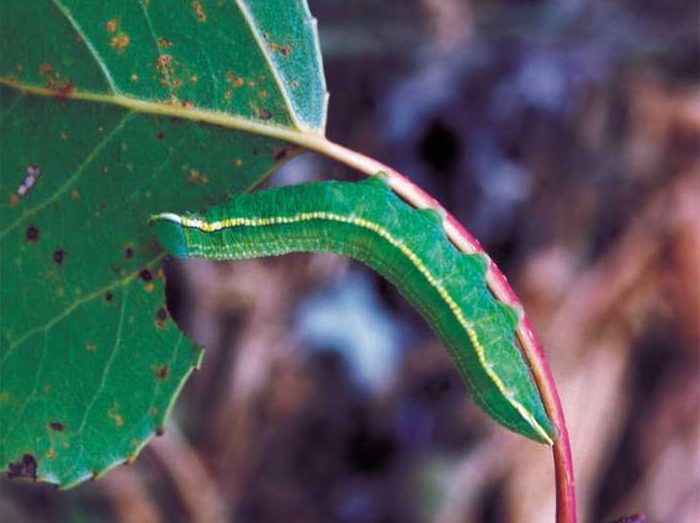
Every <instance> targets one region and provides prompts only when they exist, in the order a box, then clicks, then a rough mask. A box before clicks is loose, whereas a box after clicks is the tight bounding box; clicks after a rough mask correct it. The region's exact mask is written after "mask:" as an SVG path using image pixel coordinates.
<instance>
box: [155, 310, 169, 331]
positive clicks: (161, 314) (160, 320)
mask: <svg viewBox="0 0 700 523" xmlns="http://www.w3.org/2000/svg"><path fill="white" fill-rule="evenodd" d="M167 319H168V311H167V310H165V307H161V308H159V309H158V311H157V312H156V325H158V327H159V328H161V329H162V328H164V327H165V320H167Z"/></svg>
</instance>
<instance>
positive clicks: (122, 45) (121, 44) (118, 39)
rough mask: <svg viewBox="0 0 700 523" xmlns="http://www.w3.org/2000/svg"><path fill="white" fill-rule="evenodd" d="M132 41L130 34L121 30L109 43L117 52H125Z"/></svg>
mask: <svg viewBox="0 0 700 523" xmlns="http://www.w3.org/2000/svg"><path fill="white" fill-rule="evenodd" d="M130 43H131V38H130V37H129V35H128V34H126V33H124V32H122V31H120V32H119V33H117V34H116V35H114V36H113V37H112V39H111V40H110V42H109V45H111V46H112V47H114V48H115V49H116V50H117V52H119V53H123V52H124V50H125V49H126V48H127V47H129V44H130Z"/></svg>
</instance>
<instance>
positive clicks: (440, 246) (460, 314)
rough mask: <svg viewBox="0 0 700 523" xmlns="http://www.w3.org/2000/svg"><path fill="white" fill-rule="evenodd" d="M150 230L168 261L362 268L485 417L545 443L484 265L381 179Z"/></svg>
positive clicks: (509, 317) (264, 197)
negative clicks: (390, 289) (399, 304)
mask: <svg viewBox="0 0 700 523" xmlns="http://www.w3.org/2000/svg"><path fill="white" fill-rule="evenodd" d="M151 226H152V228H153V231H154V233H155V235H156V237H157V239H158V241H159V242H160V244H161V245H162V246H163V248H164V249H165V250H166V251H167V252H168V253H169V254H171V255H174V256H176V257H182V258H189V257H202V258H207V259H213V260H223V259H226V260H230V259H241V258H256V257H260V256H273V255H280V254H286V253H290V252H300V251H304V252H318V251H327V252H334V253H337V254H342V255H345V256H349V257H351V258H354V259H356V260H359V261H361V262H363V263H365V264H367V265H369V266H370V267H372V268H373V269H374V270H376V271H377V272H378V273H380V274H381V275H383V276H384V277H385V278H387V279H388V280H389V281H391V282H392V283H393V284H394V285H396V287H397V288H398V289H399V291H400V292H401V294H403V295H404V296H405V297H406V299H407V300H408V301H409V302H410V303H411V304H412V305H413V306H414V307H415V308H416V309H417V310H418V311H419V312H420V313H421V315H422V316H423V317H424V318H425V319H426V321H427V322H428V324H429V325H430V326H431V327H432V328H433V330H434V331H435V332H436V333H437V335H438V336H439V337H440V339H441V341H442V342H443V344H444V345H445V346H446V347H447V348H448V350H449V351H450V353H451V354H452V356H453V358H454V359H455V362H456V363H457V366H458V368H459V370H460V372H461V375H462V376H463V378H464V380H465V381H466V383H467V387H468V388H469V391H470V393H471V395H472V396H473V398H474V399H475V401H476V402H477V403H478V404H479V405H480V406H481V407H482V408H483V409H484V410H485V411H486V412H487V413H488V414H490V415H491V416H492V417H493V418H494V419H495V420H496V421H498V422H500V423H501V424H503V425H504V426H506V427H508V428H510V429H511V430H514V431H515V432H518V433H520V434H523V435H525V436H527V437H528V438H531V439H533V440H535V441H538V442H541V443H547V444H550V445H551V444H552V441H553V438H554V437H555V429H554V427H553V424H552V422H551V421H550V419H549V418H548V417H547V414H546V413H545V410H544V407H543V405H542V401H541V399H540V396H539V393H538V390H537V387H536V386H535V384H534V381H533V379H532V376H531V374H530V371H529V368H528V366H527V364H526V363H525V361H524V360H523V357H522V355H521V354H520V351H519V350H518V348H517V347H516V346H515V343H514V333H515V329H516V325H517V323H518V320H519V318H518V314H517V312H516V311H515V310H514V309H513V308H511V307H509V306H507V305H505V304H503V303H500V302H498V301H497V300H496V299H495V298H494V297H493V296H492V294H491V293H490V291H489V290H488V289H487V287H486V280H485V274H486V267H487V260H486V257H485V256H484V255H480V254H464V253H461V252H459V251H458V250H457V249H456V248H455V247H454V246H453V245H452V244H451V243H450V242H449V240H448V239H447V238H446V236H445V234H444V231H443V228H442V218H441V216H440V215H439V213H438V212H437V211H435V210H431V209H423V210H416V209H414V208H412V207H410V206H409V205H408V204H406V203H405V202H404V201H402V200H401V199H400V198H399V197H398V196H396V195H395V194H394V193H393V192H392V191H391V189H390V188H389V187H388V185H387V184H386V182H385V181H384V180H383V179H381V178H379V177H376V178H370V179H368V180H366V181H363V182H359V183H347V182H345V183H343V182H322V183H308V184H301V185H295V186H290V187H282V188H275V189H268V190H264V191H259V192H255V193H250V194H244V195H242V196H239V197H236V198H234V199H233V200H232V201H231V202H230V203H229V204H228V205H225V206H221V207H214V208H212V209H210V210H209V211H208V212H207V213H206V214H205V215H194V214H193V215H186V216H179V215H175V214H170V213H164V214H158V215H155V216H152V217H151Z"/></svg>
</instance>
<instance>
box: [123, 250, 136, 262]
mask: <svg viewBox="0 0 700 523" xmlns="http://www.w3.org/2000/svg"><path fill="white" fill-rule="evenodd" d="M133 257H134V249H133V247H125V248H124V258H126V259H127V260H130V259H131V258H133Z"/></svg>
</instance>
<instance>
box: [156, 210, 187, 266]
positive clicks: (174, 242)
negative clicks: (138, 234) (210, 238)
mask: <svg viewBox="0 0 700 523" xmlns="http://www.w3.org/2000/svg"><path fill="white" fill-rule="evenodd" d="M148 223H149V225H150V227H151V231H153V234H154V235H155V237H156V240H157V241H158V244H159V245H160V246H161V248H162V249H163V250H164V251H165V252H167V253H168V254H170V255H171V256H175V257H176V258H188V257H189V251H188V249H187V241H186V240H185V231H184V228H183V227H182V219H181V218H180V217H179V216H178V215H177V214H172V213H162V214H155V215H153V216H151V217H150V219H149V220H148Z"/></svg>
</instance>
